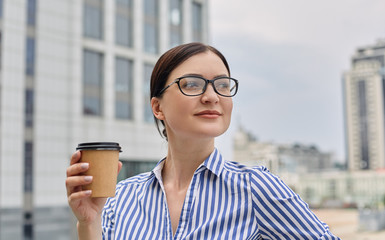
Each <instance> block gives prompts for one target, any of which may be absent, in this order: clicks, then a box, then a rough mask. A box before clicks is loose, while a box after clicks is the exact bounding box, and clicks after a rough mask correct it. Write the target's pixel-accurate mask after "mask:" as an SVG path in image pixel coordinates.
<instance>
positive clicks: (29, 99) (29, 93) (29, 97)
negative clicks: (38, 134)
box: [24, 89, 34, 127]
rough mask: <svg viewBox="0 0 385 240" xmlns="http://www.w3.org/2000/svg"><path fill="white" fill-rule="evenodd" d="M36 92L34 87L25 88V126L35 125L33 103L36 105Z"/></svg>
mask: <svg viewBox="0 0 385 240" xmlns="http://www.w3.org/2000/svg"><path fill="white" fill-rule="evenodd" d="M33 95H34V93H33V90H32V89H26V90H25V111H24V113H25V114H24V117H25V120H24V121H25V126H26V127H32V126H33V105H34V96H33Z"/></svg>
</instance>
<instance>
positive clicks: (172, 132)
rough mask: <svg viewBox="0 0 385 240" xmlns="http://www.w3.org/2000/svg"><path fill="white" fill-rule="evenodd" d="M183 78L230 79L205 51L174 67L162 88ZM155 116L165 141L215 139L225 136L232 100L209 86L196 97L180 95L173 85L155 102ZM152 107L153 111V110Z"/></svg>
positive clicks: (221, 65)
mask: <svg viewBox="0 0 385 240" xmlns="http://www.w3.org/2000/svg"><path fill="white" fill-rule="evenodd" d="M185 75H197V76H202V77H204V78H206V79H209V80H210V79H214V78H215V77H218V76H229V73H228V71H227V69H226V67H225V65H224V64H223V62H222V60H221V59H220V58H219V57H218V56H217V55H215V54H214V53H212V52H211V51H207V52H204V53H199V54H197V55H194V56H192V57H190V58H189V59H187V60H186V61H184V62H183V63H182V64H180V65H179V66H178V67H177V68H175V69H174V70H173V71H172V72H171V74H170V75H169V78H168V80H167V83H166V84H165V86H167V85H168V84H170V83H171V82H173V81H174V80H175V79H177V78H179V77H182V76H185ZM155 100H156V101H155V105H154V104H153V110H154V114H155V116H156V117H157V118H158V119H160V120H163V121H164V123H165V126H166V130H167V136H168V139H169V140H171V139H172V138H173V136H178V137H183V138H214V137H217V136H219V135H221V134H222V133H224V132H225V131H226V130H227V129H228V127H229V124H230V120H231V111H232V108H233V101H232V98H231V97H222V96H220V95H218V94H217V93H215V91H214V89H213V86H212V84H209V85H208V86H207V89H206V91H205V92H204V93H203V94H202V95H199V96H193V97H191V96H185V95H183V94H182V93H181V92H180V90H179V88H178V85H177V84H172V85H171V86H170V87H169V88H168V89H167V90H166V91H165V92H164V93H163V95H162V97H161V98H156V99H155ZM154 107H155V108H154Z"/></svg>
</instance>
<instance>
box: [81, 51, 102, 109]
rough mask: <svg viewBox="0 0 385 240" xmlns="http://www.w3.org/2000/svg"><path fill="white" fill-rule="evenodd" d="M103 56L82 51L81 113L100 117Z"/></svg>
mask: <svg viewBox="0 0 385 240" xmlns="http://www.w3.org/2000/svg"><path fill="white" fill-rule="evenodd" d="M102 90H103V55H102V54H101V53H98V52H94V51H90V50H84V54H83V113H84V114H86V115H96V116H101V115H102V103H103V91H102Z"/></svg>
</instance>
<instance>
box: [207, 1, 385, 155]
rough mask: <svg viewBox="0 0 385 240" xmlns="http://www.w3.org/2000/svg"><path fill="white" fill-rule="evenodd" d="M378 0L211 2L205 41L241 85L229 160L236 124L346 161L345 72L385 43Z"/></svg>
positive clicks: (222, 141)
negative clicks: (360, 51)
mask: <svg viewBox="0 0 385 240" xmlns="http://www.w3.org/2000/svg"><path fill="white" fill-rule="evenodd" d="M384 10H385V1H384V0H338V1H333V0H323V1H308V0H291V1H286V0H237V1H236V0H209V32H210V41H209V42H210V44H211V45H213V46H214V47H216V48H218V49H219V50H220V51H221V52H222V53H223V54H224V55H225V57H226V58H227V60H228V62H229V64H230V68H231V76H232V77H234V78H237V79H238V80H239V81H240V86H239V87H240V89H239V92H238V94H237V95H236V96H235V97H234V109H233V116H232V123H231V126H230V128H229V130H228V132H227V133H226V134H224V135H223V136H221V137H219V138H218V139H217V146H218V147H219V149H220V150H221V152H222V153H223V154H224V155H225V157H226V158H232V151H231V148H232V137H233V136H234V133H235V132H236V130H237V129H239V127H240V126H242V127H243V128H244V129H245V130H247V131H249V132H250V133H252V134H253V135H255V136H256V137H257V139H258V140H259V141H269V142H275V143H279V144H280V143H282V144H285V143H302V144H308V145H316V146H317V147H318V148H319V149H320V150H321V151H324V152H332V153H334V154H335V159H336V160H339V161H345V158H346V154H345V130H344V108H343V90H342V76H343V73H344V72H346V71H348V70H349V69H350V60H351V56H352V55H353V54H354V52H355V51H356V49H357V48H358V47H364V46H368V45H373V44H375V43H376V42H378V41H379V40H380V39H385V27H384V26H385V25H384V24H385V14H384Z"/></svg>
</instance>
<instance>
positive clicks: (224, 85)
mask: <svg viewBox="0 0 385 240" xmlns="http://www.w3.org/2000/svg"><path fill="white" fill-rule="evenodd" d="M229 86H230V85H229V83H227V82H220V83H218V84H216V85H215V87H216V88H217V89H228V88H229Z"/></svg>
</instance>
